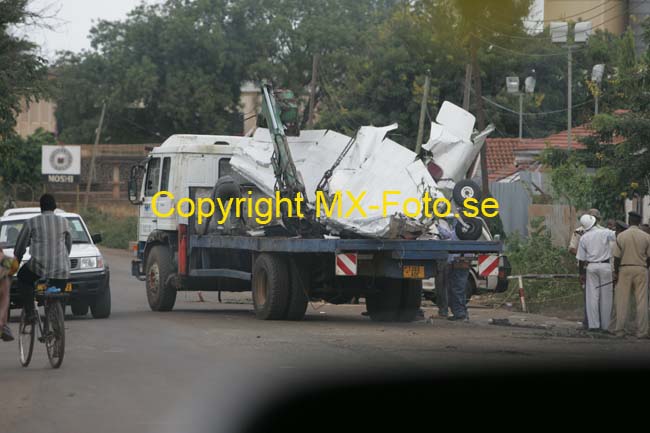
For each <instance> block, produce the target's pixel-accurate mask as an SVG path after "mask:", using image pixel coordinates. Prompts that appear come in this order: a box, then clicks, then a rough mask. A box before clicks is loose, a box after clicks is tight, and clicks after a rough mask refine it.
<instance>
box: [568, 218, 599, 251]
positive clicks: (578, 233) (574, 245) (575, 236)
mask: <svg viewBox="0 0 650 433" xmlns="http://www.w3.org/2000/svg"><path fill="white" fill-rule="evenodd" d="M587 215H591V216H593V217H596V224H598V223H599V222H600V211H599V210H598V209H595V208H593V209H589V210H588V211H587ZM583 234H585V229H584V228H583V227H582V225H579V226H578V227H577V228H576V229H575V230H574V231H573V233H572V234H571V239H570V240H569V252H570V253H571V254H577V253H578V244H579V243H580V237H582V235H583Z"/></svg>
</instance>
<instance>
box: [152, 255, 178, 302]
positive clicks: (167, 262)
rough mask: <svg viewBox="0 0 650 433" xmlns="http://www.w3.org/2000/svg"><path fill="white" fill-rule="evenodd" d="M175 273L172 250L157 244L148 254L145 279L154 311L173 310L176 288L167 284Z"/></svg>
mask: <svg viewBox="0 0 650 433" xmlns="http://www.w3.org/2000/svg"><path fill="white" fill-rule="evenodd" d="M173 273H174V267H173V265H172V257H171V251H170V249H169V247H166V246H164V245H155V246H153V247H152V248H151V251H150V252H149V254H148V255H147V263H146V268H145V279H146V286H147V301H149V307H150V308H151V309H152V310H153V311H171V309H172V308H174V303H175V302H176V288H175V287H170V284H167V281H168V279H169V277H170V276H171V275H172V274H173Z"/></svg>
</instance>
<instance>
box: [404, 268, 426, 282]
mask: <svg viewBox="0 0 650 433" xmlns="http://www.w3.org/2000/svg"><path fill="white" fill-rule="evenodd" d="M402 275H403V276H404V278H415V279H418V280H422V279H424V266H410V265H409V266H404V267H403V268H402Z"/></svg>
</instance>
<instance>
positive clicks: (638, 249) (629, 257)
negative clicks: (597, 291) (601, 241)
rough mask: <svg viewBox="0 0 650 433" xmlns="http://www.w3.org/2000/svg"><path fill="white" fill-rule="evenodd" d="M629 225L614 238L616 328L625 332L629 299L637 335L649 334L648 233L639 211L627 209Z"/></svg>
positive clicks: (618, 334) (649, 249) (644, 336)
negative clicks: (634, 311)
mask: <svg viewBox="0 0 650 433" xmlns="http://www.w3.org/2000/svg"><path fill="white" fill-rule="evenodd" d="M628 222H629V228H628V229H627V230H625V231H624V232H623V233H621V234H620V235H618V237H617V238H616V244H615V245H614V281H615V282H616V318H617V320H616V328H615V333H616V336H618V337H623V336H624V335H625V322H626V321H627V317H628V313H629V305H630V299H632V300H634V304H635V306H636V336H637V338H647V337H648V274H647V269H648V267H649V266H650V235H648V234H647V233H644V232H643V231H642V230H641V229H640V228H639V224H641V215H639V214H638V213H636V212H629V213H628Z"/></svg>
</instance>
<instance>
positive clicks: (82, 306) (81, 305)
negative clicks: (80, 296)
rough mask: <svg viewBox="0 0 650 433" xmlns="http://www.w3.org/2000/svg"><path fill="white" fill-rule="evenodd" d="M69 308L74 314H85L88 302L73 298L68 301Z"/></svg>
mask: <svg viewBox="0 0 650 433" xmlns="http://www.w3.org/2000/svg"><path fill="white" fill-rule="evenodd" d="M70 309H71V310H72V315H74V316H85V315H86V314H88V302H85V301H82V300H75V301H72V302H71V303H70Z"/></svg>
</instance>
